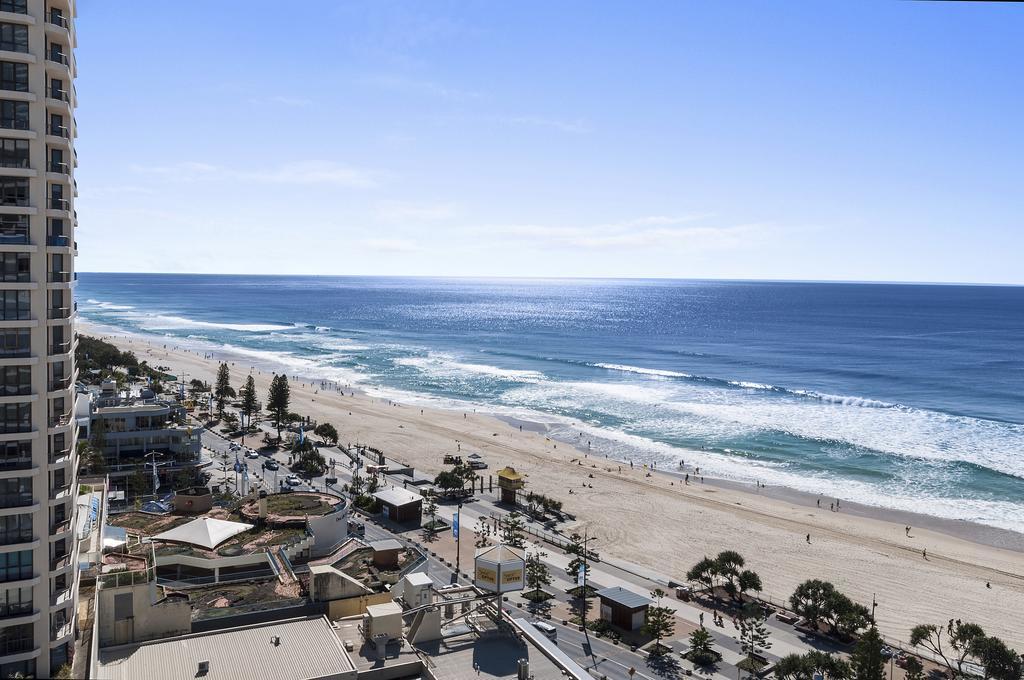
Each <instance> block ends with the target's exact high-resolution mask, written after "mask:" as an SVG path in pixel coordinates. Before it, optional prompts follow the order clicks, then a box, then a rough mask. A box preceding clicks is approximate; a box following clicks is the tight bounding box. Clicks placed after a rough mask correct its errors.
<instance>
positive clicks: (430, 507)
mask: <svg viewBox="0 0 1024 680" xmlns="http://www.w3.org/2000/svg"><path fill="white" fill-rule="evenodd" d="M423 511H424V512H425V513H427V517H429V518H430V522H428V523H427V534H428V535H429V536H431V537H433V535H434V527H435V526H436V525H437V499H436V498H435V497H434V494H432V493H428V494H427V504H426V505H425V506H424V508H423ZM431 540H433V539H431Z"/></svg>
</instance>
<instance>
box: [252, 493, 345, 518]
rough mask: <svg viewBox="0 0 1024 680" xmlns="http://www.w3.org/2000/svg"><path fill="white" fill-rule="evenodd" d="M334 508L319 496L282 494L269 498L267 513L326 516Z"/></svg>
mask: <svg viewBox="0 0 1024 680" xmlns="http://www.w3.org/2000/svg"><path fill="white" fill-rule="evenodd" d="M332 507H333V506H332V505H331V504H330V503H328V502H326V501H325V500H323V499H322V498H320V497H319V496H307V495H304V494H298V493H282V494H274V495H273V496H268V497H267V511H268V512H270V513H273V514H275V515H282V516H296V515H326V514H327V513H328V512H330V511H331V508H332Z"/></svg>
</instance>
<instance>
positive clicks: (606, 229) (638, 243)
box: [471, 215, 774, 252]
mask: <svg viewBox="0 0 1024 680" xmlns="http://www.w3.org/2000/svg"><path fill="white" fill-rule="evenodd" d="M706 217H707V216H706V215H693V216H685V217H670V216H661V215H655V216H648V217H640V218H636V219H631V220H627V221H623V222H616V223H610V224H595V225H589V226H579V227H552V226H547V225H539V224H519V225H492V226H488V227H476V228H473V229H471V231H473V232H474V233H477V234H489V235H492V236H498V237H505V239H506V241H514V242H517V243H521V242H522V241H529V242H531V243H532V244H539V245H545V246H548V247H558V248H573V249H581V248H582V249H592V250H602V249H615V248H624V249H651V248H660V249H670V250H675V251H686V252H697V251H708V250H729V249H735V248H742V247H749V246H751V245H754V244H755V243H758V242H760V241H761V240H762V239H763V238H764V237H765V236H766V235H767V234H768V233H770V232H772V231H774V228H772V227H770V226H769V225H766V224H758V223H753V224H739V225H729V226H696V225H689V224H688V223H691V222H694V221H697V220H701V219H705V218H706ZM499 245H500V243H499Z"/></svg>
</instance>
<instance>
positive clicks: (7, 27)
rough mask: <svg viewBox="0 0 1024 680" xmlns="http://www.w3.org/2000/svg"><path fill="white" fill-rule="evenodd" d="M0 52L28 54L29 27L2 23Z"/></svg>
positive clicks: (0, 28) (0, 26) (0, 25)
mask: <svg viewBox="0 0 1024 680" xmlns="http://www.w3.org/2000/svg"><path fill="white" fill-rule="evenodd" d="M0 50H6V51H8V52H28V26H25V25H24V24H9V23H7V22H6V21H0Z"/></svg>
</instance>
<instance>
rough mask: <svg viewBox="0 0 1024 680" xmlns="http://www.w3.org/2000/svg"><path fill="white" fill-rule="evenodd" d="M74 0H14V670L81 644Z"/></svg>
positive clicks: (3, 126) (10, 247) (7, 328)
mask: <svg viewBox="0 0 1024 680" xmlns="http://www.w3.org/2000/svg"><path fill="white" fill-rule="evenodd" d="M74 16H75V2H74V0H0V298H2V304H0V678H7V677H12V675H13V674H15V673H18V672H20V673H22V674H24V675H25V676H28V677H49V676H51V675H52V674H53V673H55V672H56V670H57V669H58V668H59V667H60V666H61V665H62V664H63V663H65V662H67V661H68V660H69V659H70V657H71V649H72V647H73V638H74V630H75V608H76V599H77V595H78V580H77V578H76V572H77V566H78V565H77V541H76V537H75V530H76V527H75V502H76V496H77V486H76V481H77V479H76V471H77V463H76V460H75V448H74V445H75V439H76V425H75V421H74V418H73V417H72V416H73V414H74V399H75V390H74V382H75V377H76V376H75V362H74V333H73V326H72V324H73V322H74V318H75V304H74V301H73V299H72V291H73V286H74V283H75V276H74V257H75V241H74V232H75V210H74V196H75V180H74V168H75V164H76V161H75V149H74V144H73V140H74V138H75V119H74V109H75V89H74V84H73V83H74V77H75V59H74V54H73V49H74V47H75V30H74V24H73V17H74Z"/></svg>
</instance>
